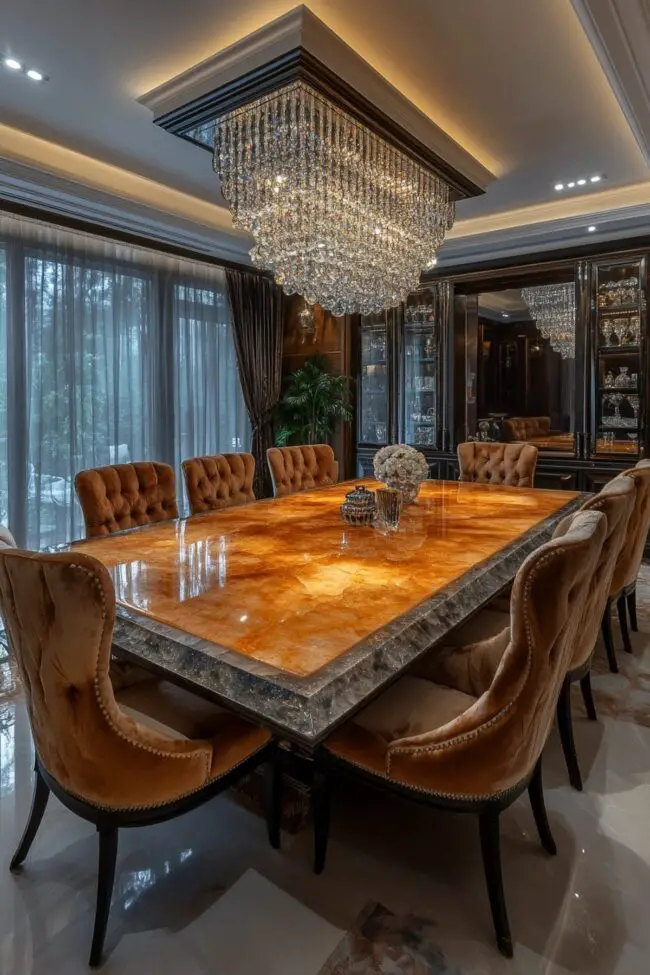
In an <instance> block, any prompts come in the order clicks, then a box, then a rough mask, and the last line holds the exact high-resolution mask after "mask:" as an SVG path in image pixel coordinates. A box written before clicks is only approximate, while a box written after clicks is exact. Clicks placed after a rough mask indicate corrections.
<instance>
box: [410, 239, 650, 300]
mask: <svg viewBox="0 0 650 975" xmlns="http://www.w3.org/2000/svg"><path fill="white" fill-rule="evenodd" d="M644 250H646V251H647V250H650V235H648V234H644V235H642V236H639V237H629V238H626V239H624V240H618V241H616V240H606V241H602V242H601V243H593V244H581V245H579V246H575V247H564V248H559V249H558V250H554V251H533V252H528V253H527V254H517V255H516V256H514V257H510V258H507V257H502V258H493V259H491V260H489V261H477V262H476V263H467V264H457V265H455V266H454V265H453V264H452V265H450V266H448V267H445V266H442V267H436V268H434V269H433V270H431V271H426V272H423V274H422V276H421V278H420V282H421V284H429V283H431V282H432V281H437V280H439V279H441V278H443V279H448V280H449V281H452V282H453V283H454V284H458V283H461V282H462V283H464V284H466V283H467V282H470V281H472V280H474V281H476V283H477V285H478V284H479V283H481V282H482V281H484V280H487V279H489V280H490V282H492V281H495V280H497V279H501V278H503V279H504V280H515V279H516V278H517V277H518V276H519V275H524V274H530V272H531V270H532V271H540V272H544V271H548V272H549V275H551V274H553V273H555V272H557V271H558V270H565V269H566V267H567V265H568V264H570V263H571V262H573V263H575V262H577V261H579V260H580V259H581V258H586V259H587V260H589V259H591V258H599V259H600V258H603V259H605V260H610V259H611V260H619V259H620V260H625V259H626V258H628V257H634V256H638V252H639V251H644ZM546 254H548V255H549V256H545V255H546ZM494 272H504V275H500V274H498V276H497V277H495V273H494ZM506 275H507V276H506ZM515 286H516V285H515ZM496 287H500V285H498V284H497V285H495V288H496ZM506 287H507V285H506Z"/></svg>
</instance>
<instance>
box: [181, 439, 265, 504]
mask: <svg viewBox="0 0 650 975" xmlns="http://www.w3.org/2000/svg"><path fill="white" fill-rule="evenodd" d="M183 474H184V476H185V488H186V490H187V500H188V501H189V505H190V514H193V515H198V514H201V513H202V512H205V511H217V510H218V509H219V508H230V507H232V506H233V505H239V504H248V502H249V501H254V500H255V493H254V491H253V479H254V477H255V458H254V457H253V455H252V454H215V455H213V456H212V457H192V458H190V459H189V460H184V461H183Z"/></svg>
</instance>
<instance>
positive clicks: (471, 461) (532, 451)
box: [458, 440, 537, 487]
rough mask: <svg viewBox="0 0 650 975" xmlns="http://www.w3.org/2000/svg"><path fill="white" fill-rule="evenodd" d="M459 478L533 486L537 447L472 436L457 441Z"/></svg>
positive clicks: (485, 482)
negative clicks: (488, 440) (471, 438)
mask: <svg viewBox="0 0 650 975" xmlns="http://www.w3.org/2000/svg"><path fill="white" fill-rule="evenodd" d="M458 463H459V465H460V477H459V478H458V480H459V481H478V482H479V483H481V484H508V485H510V486H511V487H533V483H534V480H535V467H536V466H537V447H534V446H533V445H532V444H528V443H484V442H483V441H478V440H473V441H469V442H468V443H461V444H458Z"/></svg>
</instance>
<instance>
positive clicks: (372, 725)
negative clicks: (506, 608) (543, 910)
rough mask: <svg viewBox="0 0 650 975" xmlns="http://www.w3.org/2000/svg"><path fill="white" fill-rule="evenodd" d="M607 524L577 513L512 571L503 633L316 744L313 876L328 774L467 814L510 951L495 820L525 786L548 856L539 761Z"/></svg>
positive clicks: (324, 829)
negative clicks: (475, 825)
mask: <svg viewBox="0 0 650 975" xmlns="http://www.w3.org/2000/svg"><path fill="white" fill-rule="evenodd" d="M606 528H607V522H606V518H605V516H604V515H603V514H601V513H600V512H596V511H589V512H581V513H580V514H578V515H577V517H576V518H575V519H574V520H573V522H572V524H571V526H570V527H569V529H568V531H567V532H566V534H565V535H564V536H563V537H561V538H557V539H553V540H552V541H550V542H547V543H546V544H545V545H542V546H541V547H540V548H539V549H537V551H535V552H533V554H532V555H530V556H528V558H527V559H526V561H525V562H524V563H523V565H522V566H521V568H520V569H519V571H518V573H517V576H516V578H515V582H514V585H513V589H512V608H511V627H510V628H509V629H507V630H506V631H505V632H503V633H501V634H498V635H497V636H491V637H488V638H487V639H483V640H479V641H478V642H474V643H471V644H469V645H461V646H450V647H447V648H437V647H436V648H433V649H432V650H431V651H430V652H429V653H428V654H426V655H425V656H424V658H423V659H422V661H421V662H419V663H418V665H416V667H415V668H413V670H412V672H411V673H410V674H409V675H407V676H406V677H403V678H402V679H401V680H399V681H397V682H396V683H395V684H394V685H393V686H392V687H390V688H389V689H388V690H387V691H386V692H385V693H384V694H383V695H382V696H380V697H379V698H377V699H376V700H375V701H374V702H373V703H371V704H370V705H369V706H368V707H367V708H365V709H364V710H362V711H360V712H359V714H357V715H356V716H355V717H354V718H352V719H351V720H350V721H348V722H347V723H346V724H344V725H343V726H342V727H341V728H340V729H339V730H337V731H335V732H334V734H333V735H332V736H331V737H330V738H329V739H328V740H327V741H326V742H325V744H324V747H323V749H322V754H321V756H320V773H319V775H317V776H315V785H314V829H315V868H316V871H317V872H320V871H321V870H322V869H323V865H324V862H325V853H326V849H327V838H328V828H329V825H328V824H329V797H328V784H329V779H330V778H331V777H332V776H333V775H334V774H338V773H340V774H350V775H361V776H363V777H364V778H365V779H366V780H367V781H368V782H369V783H371V784H373V785H375V786H377V787H380V788H386V789H388V790H390V791H392V792H396V793H398V794H401V795H403V796H405V797H409V798H411V799H413V800H416V801H419V802H423V803H426V804H430V805H433V806H436V807H438V808H442V809H447V810H451V811H456V812H463V813H473V814H475V815H477V816H478V819H479V832H480V838H481V849H482V854H483V864H484V868H485V875H486V880H487V888H488V894H489V900H490V906H491V910H492V918H493V922H494V927H495V931H496V936H497V944H498V946H499V949H500V951H501V952H502V953H503V954H504V955H506V956H507V957H510V956H511V955H512V953H513V948H512V939H511V935H510V927H509V922H508V915H507V910H506V904H505V898H504V892H503V881H502V877H501V857H500V840H499V817H500V815H501V813H502V812H503V810H504V809H506V808H507V807H508V806H509V805H511V803H513V802H514V801H515V800H516V799H517V797H518V796H519V795H520V794H521V793H522V792H523V791H524V790H525V789H526V788H527V789H528V792H529V796H530V800H531V804H532V807H533V813H534V817H535V822H536V825H537V829H538V832H539V836H540V840H541V842H542V845H543V846H544V848H545V849H546V850H547V852H549V853H555V852H556V848H555V842H554V840H553V837H552V835H551V831H550V828H549V825H548V821H547V818H546V811H545V807H544V796H543V790H542V777H541V754H542V750H543V748H544V744H545V742H546V739H547V736H548V733H549V729H550V727H551V724H552V722H553V718H554V715H555V709H556V705H557V701H558V696H559V693H560V689H561V687H562V682H563V680H564V677H565V674H566V672H567V668H568V666H569V661H570V659H571V654H572V650H573V645H574V639H575V634H576V630H577V627H578V625H579V622H580V619H581V616H582V609H583V605H584V602H585V600H586V599H588V598H589V595H590V590H591V587H592V586H593V578H594V570H595V567H596V564H597V561H598V558H599V555H600V551H601V548H602V544H603V540H604V538H605V533H606Z"/></svg>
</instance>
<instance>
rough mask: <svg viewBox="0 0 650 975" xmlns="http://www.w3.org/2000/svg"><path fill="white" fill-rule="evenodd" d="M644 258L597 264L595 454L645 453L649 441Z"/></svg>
mask: <svg viewBox="0 0 650 975" xmlns="http://www.w3.org/2000/svg"><path fill="white" fill-rule="evenodd" d="M644 271H645V268H644V266H643V262H642V261H641V260H633V261H626V262H621V263H607V264H600V265H597V266H596V268H595V309H594V314H595V337H594V343H593V345H594V356H593V362H594V390H593V396H592V429H593V433H592V440H591V448H592V455H593V456H596V457H608V458H610V459H614V458H615V457H620V456H621V455H627V454H629V455H631V460H634V458H636V457H638V456H639V455H640V444H641V443H642V442H643V431H642V423H643V419H642V418H643V415H644V404H643V403H642V398H643V389H644V382H643V358H642V345H643V338H642V329H641V323H642V321H643V320H644V318H645V289H644V287H643V274H644Z"/></svg>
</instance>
